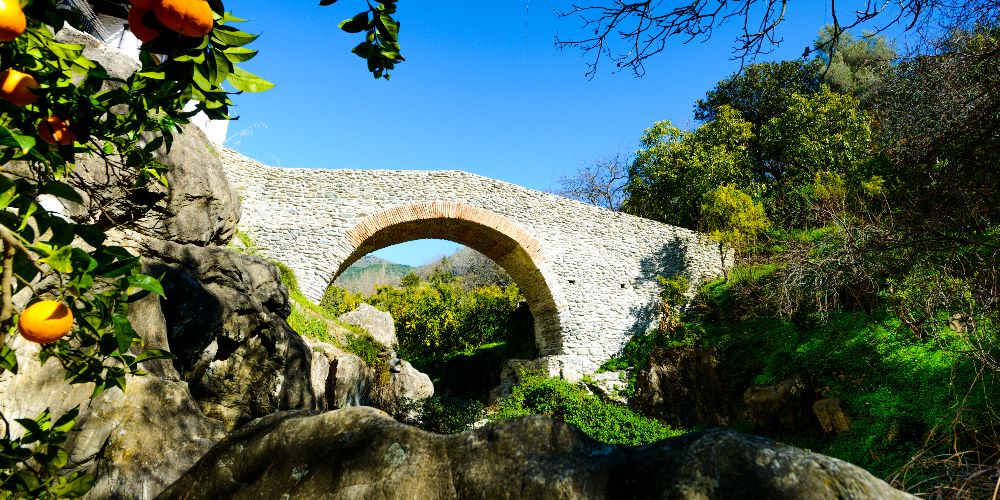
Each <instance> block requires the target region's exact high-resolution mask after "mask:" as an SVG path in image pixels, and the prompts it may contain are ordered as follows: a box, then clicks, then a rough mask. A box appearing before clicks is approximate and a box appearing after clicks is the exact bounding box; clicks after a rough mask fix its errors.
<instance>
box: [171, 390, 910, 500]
mask: <svg viewBox="0 0 1000 500" xmlns="http://www.w3.org/2000/svg"><path fill="white" fill-rule="evenodd" d="M159 498H164V499H167V498H188V499H192V500H194V499H216V498H344V499H351V498H385V499H395V498H399V499H407V500H410V499H424V498H433V499H441V498H483V499H494V498H572V499H578V498H677V499H715V498H774V499H806V500H809V499H829V498H840V499H855V498H856V499H861V498H881V499H897V498H899V499H903V498H914V497H911V496H910V495H908V494H906V493H903V492H900V491H897V490H895V489H893V488H892V487H890V486H889V485H888V484H886V483H885V482H883V481H882V480H880V479H878V478H876V477H874V476H872V475H871V474H869V473H868V472H867V471H865V470H864V469H861V468H860V467H857V466H854V465H851V464H849V463H847V462H843V461H840V460H837V459H834V458H829V457H825V456H823V455H819V454H817V453H812V452H808V451H805V450H801V449H798V448H794V447H791V446H786V445H782V444H778V443H775V442H773V441H770V440H767V439H764V438H759V437H754V436H747V435H744V434H739V433H737V432H734V431H730V430H724V429H713V430H708V431H702V432H695V433H691V434H688V435H685V436H682V437H678V438H673V439H667V440H664V441H660V442H658V443H654V444H651V445H648V446H643V447H635V448H630V447H619V446H609V445H605V444H601V443H598V442H596V441H593V440H591V439H590V438H588V437H586V436H585V435H584V434H583V433H581V432H580V431H579V430H577V429H575V428H573V427H571V426H569V425H567V424H564V423H562V422H558V421H555V420H552V419H550V418H545V417H525V418H519V419H513V420H506V421H503V422H499V423H495V424H491V425H488V426H486V427H484V428H481V429H478V430H475V431H468V432H463V433H461V434H452V435H439V434H431V433H428V432H424V431H421V430H418V429H416V428H414V427H409V426H406V425H403V424H400V423H397V422H396V421H395V420H393V419H392V418H390V417H389V416H388V415H386V414H384V413H382V412H380V411H378V410H375V409H373V408H365V407H356V408H348V409H344V410H338V411H333V412H327V413H323V414H320V415H308V414H302V413H294V412H293V413H285V414H276V415H271V416H268V417H265V418H263V419H260V420H258V421H255V422H254V423H251V424H250V425H248V426H247V427H245V428H243V429H241V430H240V431H238V432H236V433H235V434H233V435H231V436H230V437H229V438H228V439H227V440H226V441H225V442H223V443H221V444H219V445H217V446H216V447H215V448H213V449H212V450H211V451H209V452H208V454H207V455H205V457H204V458H203V459H202V460H201V461H200V462H198V463H197V464H196V465H195V466H194V467H192V468H191V470H190V471H189V472H188V473H187V474H185V475H184V476H183V477H181V478H180V479H179V480H177V482H175V483H174V484H173V485H172V486H171V487H169V488H168V489H167V490H165V491H164V492H163V493H162V494H161V495H160V497H159Z"/></svg>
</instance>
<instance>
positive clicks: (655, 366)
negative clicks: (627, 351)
mask: <svg viewBox="0 0 1000 500" xmlns="http://www.w3.org/2000/svg"><path fill="white" fill-rule="evenodd" d="M632 403H633V404H634V405H635V407H636V409H638V410H639V411H641V412H642V413H643V414H645V415H649V416H652V417H655V418H657V419H659V420H662V421H664V422H666V423H668V424H670V425H673V426H678V427H711V426H717V425H726V424H727V423H729V422H730V421H731V420H732V419H733V417H734V416H736V415H737V414H738V412H740V411H741V409H742V405H741V401H740V394H739V393H736V392H735V391H733V390H732V389H731V388H730V387H729V386H728V383H727V377H726V376H725V375H724V374H721V373H720V368H719V366H718V362H717V361H716V355H715V352H714V351H713V350H712V349H709V348H705V347H697V346H684V347H675V348H671V349H662V348H659V347H657V348H654V349H653V351H652V353H651V355H650V360H649V366H647V367H645V368H643V369H641V370H639V373H637V374H636V382H635V396H634V398H633V401H632Z"/></svg>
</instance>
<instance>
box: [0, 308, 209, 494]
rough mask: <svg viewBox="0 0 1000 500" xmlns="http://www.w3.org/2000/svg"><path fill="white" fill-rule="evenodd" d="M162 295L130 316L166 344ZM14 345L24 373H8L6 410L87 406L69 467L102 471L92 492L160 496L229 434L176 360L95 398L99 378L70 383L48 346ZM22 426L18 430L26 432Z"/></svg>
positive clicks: (2, 382) (69, 445) (147, 336)
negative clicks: (46, 356) (45, 350)
mask: <svg viewBox="0 0 1000 500" xmlns="http://www.w3.org/2000/svg"><path fill="white" fill-rule="evenodd" d="M158 313H159V302H158V300H157V297H156V296H153V295H150V296H147V297H146V298H144V299H142V300H140V301H138V302H136V303H133V304H132V307H131V308H130V310H129V319H130V320H131V321H132V324H133V326H134V327H135V329H136V332H138V333H139V335H140V336H141V337H142V338H143V342H144V343H145V345H146V347H147V348H151V349H152V348H162V347H164V346H165V344H164V341H165V339H166V323H165V321H164V318H163V316H162V314H158ZM10 346H11V348H12V349H14V351H15V352H16V353H17V357H18V364H19V371H18V374H17V375H16V376H12V375H11V374H10V373H4V374H3V375H0V394H2V395H3V397H2V398H0V413H3V415H4V416H5V417H6V418H7V419H8V420H10V421H11V422H13V421H14V419H17V418H34V417H35V416H37V415H38V414H40V413H41V412H42V411H44V410H45V409H46V408H48V409H49V410H50V411H51V413H52V415H53V417H54V419H55V418H58V417H59V416H61V415H63V414H65V413H66V412H67V411H69V410H70V409H72V408H74V407H77V406H79V407H80V415H79V417H78V418H77V425H76V426H75V427H74V430H73V431H72V432H71V433H70V435H69V439H68V441H67V442H66V444H65V449H66V451H67V452H68V453H69V455H70V463H69V466H70V467H72V468H76V469H80V470H85V471H88V472H90V473H93V474H95V475H96V477H97V482H96V483H95V485H94V488H93V489H92V490H91V491H90V493H89V494H88V496H87V498H143V499H145V498H152V497H153V496H155V495H156V494H157V493H159V491H160V490H162V489H163V488H164V487H165V486H167V485H169V484H170V483H172V482H173V481H174V480H176V479H177V478H178V477H180V475H181V474H182V473H184V472H185V471H186V470H187V469H188V468H189V467H190V466H191V465H193V464H194V463H195V462H196V461H197V460H198V459H199V458H201V456H202V455H203V454H204V453H205V452H206V451H208V449H209V448H210V447H211V446H212V445H213V444H215V443H216V442H218V441H219V440H220V439H222V437H223V435H224V432H223V426H222V424H221V423H220V422H218V421H216V420H213V419H210V418H207V417H206V416H205V415H204V414H203V413H202V412H201V410H200V409H199V407H198V404H197V403H196V402H195V400H194V398H192V396H191V393H190V392H189V391H188V387H187V384H185V383H183V382H181V381H180V378H179V376H178V374H177V372H176V370H174V368H173V366H172V365H171V364H170V363H169V362H165V361H156V362H151V363H146V364H144V365H143V369H144V370H145V371H147V372H149V375H147V376H140V377H132V376H130V377H128V378H127V382H126V389H125V392H124V393H123V392H122V391H121V390H120V389H117V388H114V389H110V390H108V391H106V392H104V393H103V394H101V395H100V396H98V397H97V398H95V399H93V400H91V399H90V395H91V392H92V391H93V389H94V386H93V384H77V385H70V384H69V383H68V382H66V377H65V370H63V368H62V365H60V364H59V363H58V362H57V361H55V360H49V361H48V362H47V363H45V364H44V365H42V364H39V362H38V353H39V351H40V348H39V346H38V345H37V344H34V343H32V342H27V341H25V340H24V339H23V338H21V337H16V338H14V339H13V340H12V341H11V343H10ZM21 432H22V431H21V429H20V427H18V426H17V425H16V424H15V426H14V428H13V429H12V434H13V435H14V436H17V435H20V433H21Z"/></svg>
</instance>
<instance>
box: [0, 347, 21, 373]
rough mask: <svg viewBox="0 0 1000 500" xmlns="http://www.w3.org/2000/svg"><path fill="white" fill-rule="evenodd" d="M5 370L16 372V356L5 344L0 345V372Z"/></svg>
mask: <svg viewBox="0 0 1000 500" xmlns="http://www.w3.org/2000/svg"><path fill="white" fill-rule="evenodd" d="M5 371H9V372H11V373H13V374H15V375H16V374H17V356H16V355H14V351H12V350H11V349H10V347H7V345H6V344H4V345H3V346H0V373H3V372H5Z"/></svg>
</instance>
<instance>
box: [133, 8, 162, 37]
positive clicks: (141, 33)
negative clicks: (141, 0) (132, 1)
mask: <svg viewBox="0 0 1000 500" xmlns="http://www.w3.org/2000/svg"><path fill="white" fill-rule="evenodd" d="M148 13H149V10H147V9H143V8H140V7H132V8H131V9H130V10H129V11H128V29H129V31H131V32H132V34H133V35H135V37H136V38H138V39H139V40H141V41H142V42H143V43H145V42H148V41H150V40H153V39H154V38H156V37H158V36H160V33H163V30H161V29H159V28H153V27H151V26H149V25H148V24H146V23H145V22H143V20H142V18H143V17H145V16H146V14H148Z"/></svg>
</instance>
